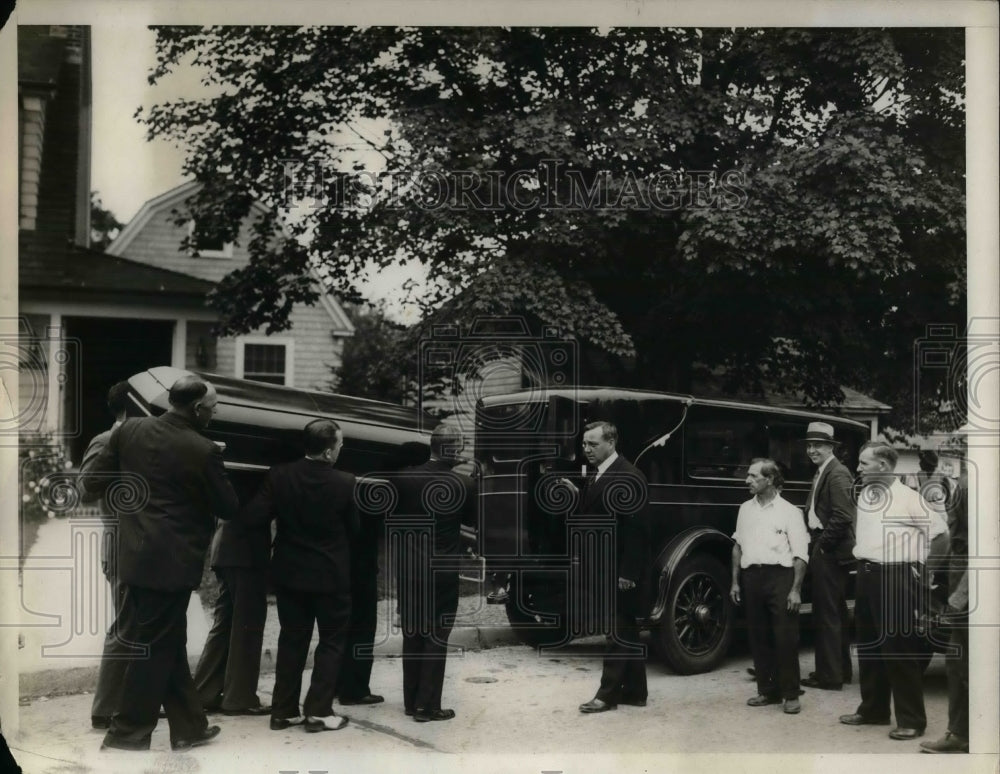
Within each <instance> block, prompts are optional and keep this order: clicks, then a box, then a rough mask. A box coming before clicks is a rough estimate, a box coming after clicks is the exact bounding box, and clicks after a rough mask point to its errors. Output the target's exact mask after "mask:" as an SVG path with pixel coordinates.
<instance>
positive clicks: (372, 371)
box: [331, 306, 416, 403]
mask: <svg viewBox="0 0 1000 774" xmlns="http://www.w3.org/2000/svg"><path fill="white" fill-rule="evenodd" d="M348 315H349V316H350V318H351V322H352V323H354V335H353V336H352V337H350V338H348V339H347V340H346V341H345V342H344V351H343V354H342V355H341V360H340V365H339V366H336V367H334V369H333V375H334V377H335V379H334V381H333V382H332V384H331V387H332V388H333V389H334V390H336V391H337V392H341V393H344V394H346V395H356V396H358V397H360V398H371V399H373V400H386V401H390V402H393V403H405V402H413V401H414V400H415V395H414V392H413V386H412V385H413V382H414V379H415V378H416V367H415V363H414V361H413V358H412V357H410V356H409V351H410V350H408V349H406V348H404V347H403V343H404V341H405V331H404V330H403V328H402V326H400V325H398V324H395V323H393V322H392V321H391V320H389V318H388V317H386V315H385V310H384V308H383V307H381V306H369V307H364V306H362V307H355V308H353V309H349V310H348Z"/></svg>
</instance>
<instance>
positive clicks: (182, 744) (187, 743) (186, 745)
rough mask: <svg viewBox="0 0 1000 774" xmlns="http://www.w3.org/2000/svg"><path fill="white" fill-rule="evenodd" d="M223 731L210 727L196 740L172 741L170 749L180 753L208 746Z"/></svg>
mask: <svg viewBox="0 0 1000 774" xmlns="http://www.w3.org/2000/svg"><path fill="white" fill-rule="evenodd" d="M221 731H222V729H221V728H219V727H218V726H209V727H208V728H206V729H205V730H204V731H202V732H201V734H200V735H199V736H196V737H195V738H194V739H171V740H170V749H171V750H173V751H175V752H180V751H181V750H190V749H191V748H192V747H200V746H201V745H203V744H208V743H209V742H211V741H212V740H213V739H215V737H217V736H218V735H219V732H221Z"/></svg>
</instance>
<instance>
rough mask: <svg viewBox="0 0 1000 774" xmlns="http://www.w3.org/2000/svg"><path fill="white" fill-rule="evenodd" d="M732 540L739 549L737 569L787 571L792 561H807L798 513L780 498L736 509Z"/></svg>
mask: <svg viewBox="0 0 1000 774" xmlns="http://www.w3.org/2000/svg"><path fill="white" fill-rule="evenodd" d="M733 540H735V541H736V543H737V544H738V545H739V547H740V553H741V555H740V567H742V568H744V569H746V568H747V567H749V566H750V565H752V564H775V565H781V566H782V567H791V566H792V565H793V564H794V560H795V559H796V558H798V559H801V560H802V561H803V562H808V561H809V533H808V532H806V525H805V522H804V521H803V519H802V511H800V510H799V509H798V508H796V507H795V506H794V505H792V504H791V503H790V502H788V500H786V499H785V498H783V497H782V496H781V495H776V496H775V498H774V499H773V500H771V502H769V503H767V504H766V505H761V504H760V502H758V500H757V498H756V497H754V498H752V499H750V500H747V501H746V502H745V503H743V505H741V506H740V512H739V515H738V516H737V517H736V531H735V532H734V533H733Z"/></svg>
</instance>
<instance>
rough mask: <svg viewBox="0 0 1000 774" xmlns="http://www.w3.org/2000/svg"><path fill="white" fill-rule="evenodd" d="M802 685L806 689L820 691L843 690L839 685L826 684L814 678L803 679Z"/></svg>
mask: <svg viewBox="0 0 1000 774" xmlns="http://www.w3.org/2000/svg"><path fill="white" fill-rule="evenodd" d="M802 685H804V686H805V687H806V688H818V689H819V690H821V691H842V690H843V689H844V686H843V685H842V684H841V683H828V682H826V681H825V680H820V679H818V678H815V677H803V678H802Z"/></svg>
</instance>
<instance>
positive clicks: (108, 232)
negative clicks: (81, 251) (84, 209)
mask: <svg viewBox="0 0 1000 774" xmlns="http://www.w3.org/2000/svg"><path fill="white" fill-rule="evenodd" d="M124 225H125V224H124V223H122V222H120V221H119V220H118V218H116V217H115V216H114V213H113V212H111V211H110V210H106V209H104V204H103V202H101V195H100V194H99V193H98V192H97V191H91V192H90V246H91V247H93V248H94V249H95V250H107V248H108V245H110V244H111V242H112V241H114V238H115V237H116V236H118V232H120V231H121V230H122V228H123V227H124Z"/></svg>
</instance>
